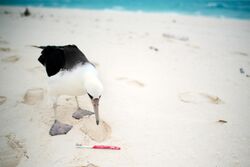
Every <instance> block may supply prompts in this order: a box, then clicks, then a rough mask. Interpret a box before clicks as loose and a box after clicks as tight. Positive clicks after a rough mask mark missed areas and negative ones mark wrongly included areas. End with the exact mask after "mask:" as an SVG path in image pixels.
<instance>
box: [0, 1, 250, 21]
mask: <svg viewBox="0 0 250 167" xmlns="http://www.w3.org/2000/svg"><path fill="white" fill-rule="evenodd" d="M0 5H18V6H40V7H41V6H44V7H59V8H61V7H63V8H84V9H100V10H102V9H112V10H128V11H143V12H171V13H184V14H191V15H207V16H215V17H231V18H239V19H250V0H0Z"/></svg>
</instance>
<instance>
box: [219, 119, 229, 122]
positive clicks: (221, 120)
mask: <svg viewBox="0 0 250 167" xmlns="http://www.w3.org/2000/svg"><path fill="white" fill-rule="evenodd" d="M218 122H219V123H227V121H225V120H223V119H220V120H219V121H218Z"/></svg>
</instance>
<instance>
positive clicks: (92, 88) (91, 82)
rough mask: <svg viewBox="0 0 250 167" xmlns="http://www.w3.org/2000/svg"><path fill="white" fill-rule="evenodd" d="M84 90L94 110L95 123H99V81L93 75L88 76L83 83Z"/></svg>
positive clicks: (100, 94) (101, 88) (100, 92)
mask: <svg viewBox="0 0 250 167" xmlns="http://www.w3.org/2000/svg"><path fill="white" fill-rule="evenodd" d="M85 87H86V91H87V94H88V96H89V98H90V99H91V102H92V105H93V108H94V112H95V118H96V124H97V125H98V124H99V101H100V98H101V96H102V91H103V86H102V83H101V81H100V80H99V79H98V78H96V77H94V78H92V77H91V78H88V80H87V81H86V83H85Z"/></svg>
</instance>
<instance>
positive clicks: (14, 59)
mask: <svg viewBox="0 0 250 167" xmlns="http://www.w3.org/2000/svg"><path fill="white" fill-rule="evenodd" d="M19 59H20V58H19V57H18V56H9V57H6V58H2V59H1V61H2V62H11V63H14V62H17V61H18V60H19Z"/></svg>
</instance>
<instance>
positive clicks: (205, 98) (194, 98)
mask: <svg viewBox="0 0 250 167" xmlns="http://www.w3.org/2000/svg"><path fill="white" fill-rule="evenodd" d="M179 98H180V100H181V101H182V102H185V103H212V104H221V103H222V100H221V99H220V98H219V97H218V96H213V95H209V94H206V93H196V92H184V93H181V94H179Z"/></svg>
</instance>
